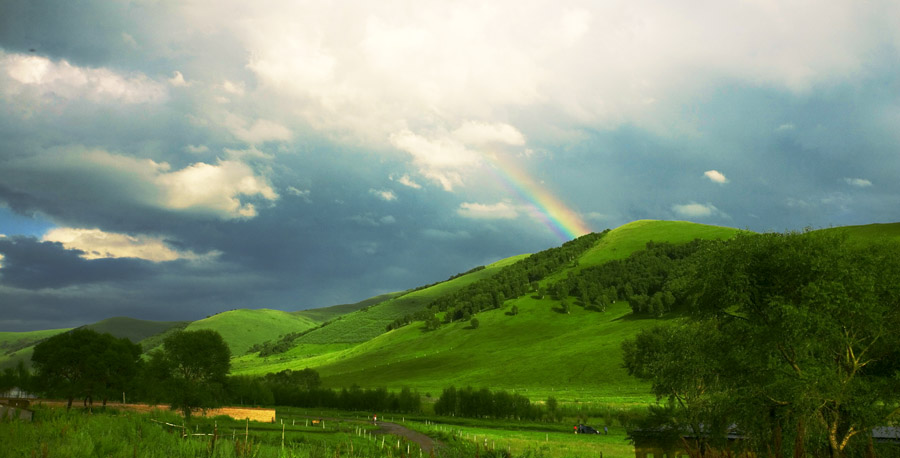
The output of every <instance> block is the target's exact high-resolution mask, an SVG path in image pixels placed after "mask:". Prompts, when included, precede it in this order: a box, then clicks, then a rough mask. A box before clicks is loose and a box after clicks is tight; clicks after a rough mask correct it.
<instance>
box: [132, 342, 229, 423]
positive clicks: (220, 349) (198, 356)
mask: <svg viewBox="0 0 900 458" xmlns="http://www.w3.org/2000/svg"><path fill="white" fill-rule="evenodd" d="M230 370H231V351H230V350H229V349H228V345H226V344H225V341H224V340H223V339H222V336H221V335H219V333H218V332H216V331H213V330H209V329H204V330H199V331H179V332H177V333H175V334H172V335H170V336H169V337H166V339H165V340H164V341H163V348H162V349H161V350H159V351H156V352H154V353H153V354H152V355H151V358H150V371H151V374H153V375H154V376H155V377H156V378H157V380H158V382H159V383H160V384H161V385H163V387H164V388H165V390H164V392H165V393H166V395H165V397H166V398H168V399H169V401H170V402H171V404H172V408H175V409H179V410H181V412H182V413H183V414H184V416H185V418H190V416H191V411H192V409H195V408H209V407H214V406H216V405H217V404H218V403H219V402H220V401H221V400H222V399H223V398H224V397H225V392H224V388H225V383H226V381H227V376H228V372H229V371H230Z"/></svg>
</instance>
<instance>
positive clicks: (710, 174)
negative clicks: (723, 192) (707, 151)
mask: <svg viewBox="0 0 900 458" xmlns="http://www.w3.org/2000/svg"><path fill="white" fill-rule="evenodd" d="M703 176H705V177H706V178H709V180H710V181H712V182H714V183H719V184H725V183H728V178H725V175H723V174H722V172H719V171H718V170H707V171H705V172H703Z"/></svg>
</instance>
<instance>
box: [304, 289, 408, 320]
mask: <svg viewBox="0 0 900 458" xmlns="http://www.w3.org/2000/svg"><path fill="white" fill-rule="evenodd" d="M403 294H404V291H398V292H394V293H387V294H382V295H380V296H375V297H370V298H368V299H366V300H363V301H360V302H357V303H355V304H340V305H332V306H330V307H321V308H315V309H307V310H299V311H296V312H293V313H294V314H295V315H298V316H303V317H306V318H309V319H310V320H312V321H316V322H319V323H324V322H326V321H330V320H333V319H335V318H337V317H339V316H341V315H346V314H348V313H351V312H355V311H357V310H360V309H364V308H366V307H370V306H372V305H375V304H378V303H379V302H384V301H388V300H390V299H393V298H395V297H397V296H401V295H403Z"/></svg>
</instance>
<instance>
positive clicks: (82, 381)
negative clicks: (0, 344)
mask: <svg viewBox="0 0 900 458" xmlns="http://www.w3.org/2000/svg"><path fill="white" fill-rule="evenodd" d="M140 356H141V346H140V345H138V344H134V343H132V342H131V341H130V340H128V339H126V338H121V339H117V338H115V337H113V336H112V335H111V334H100V333H98V332H97V331H94V330H91V329H84V328H80V329H75V330H72V331H69V332H65V333H62V334H57V335H55V336H53V337H51V338H49V339H47V340H45V341H43V342H41V343H39V344H38V345H37V346H35V348H34V353H33V354H32V356H31V361H32V363H33V365H34V368H35V370H36V372H37V380H38V381H39V382H38V383H39V384H40V385H39V387H38V388H39V389H40V390H41V391H43V392H45V393H47V394H49V395H51V396H62V397H64V398H66V399H67V400H68V403H67V408H71V407H72V401H73V400H74V399H75V398H76V397H80V398H83V399H84V401H85V405H87V404H89V403H90V404H93V401H94V398H95V397H96V396H100V397H101V398H102V399H103V402H104V405H105V404H106V400H107V399H108V398H109V396H110V394H112V393H115V392H119V391H120V390H123V389H124V387H125V386H126V385H127V384H128V383H129V382H130V381H131V380H132V379H133V378H134V376H135V375H136V374H137V371H138V364H139V361H140Z"/></svg>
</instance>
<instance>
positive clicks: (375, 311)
mask: <svg viewBox="0 0 900 458" xmlns="http://www.w3.org/2000/svg"><path fill="white" fill-rule="evenodd" d="M527 256H528V255H521V256H514V257H511V258H507V259H503V260H500V261H497V262H495V263H493V264H491V265H488V266H485V268H484V269H478V270H474V271H472V272H470V273H467V274H464V275H461V276H457V277H456V278H453V279H450V280H447V281H444V282H441V283H438V284H435V285H432V286H429V287H427V288H422V289H419V290H415V291H411V292H408V293H406V294H402V295H399V296H395V297H393V298H391V299H388V300H386V301H383V302H379V303H377V304H375V305H371V306H368V307H364V308H362V309H360V310H357V311H355V312H352V313H348V314H346V315H341V316H339V317H337V318H335V319H334V320H333V321H331V322H329V323H327V325H325V326H322V327H320V328H318V329H315V330H313V331H311V332H309V333H308V334H306V335H304V336H302V337H300V338H299V339H297V340H296V341H295V344H298V345H299V344H315V345H330V344H357V343H361V342H365V341H367V340H369V339H372V338H375V337H377V336H379V335H381V334H383V333H384V332H385V329H386V328H387V325H388V324H390V323H391V322H392V321H394V320H395V319H397V318H400V317H402V316H404V315H406V314H408V313H412V312H415V311H417V310H421V309H423V308H425V306H427V305H428V304H429V303H431V301H433V300H434V299H435V298H437V297H439V296H441V295H443V294H447V293H449V292H452V291H456V290H458V289H460V288H462V287H464V286H466V285H469V284H471V283H473V282H476V281H478V280H481V279H482V278H488V277H490V276H492V275H494V274H495V273H496V272H497V271H498V270H499V269H501V268H503V267H504V266H507V265H509V264H512V263H514V262H516V261H518V260H519V259H522V258H524V257H527ZM379 297H381V296H379Z"/></svg>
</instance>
